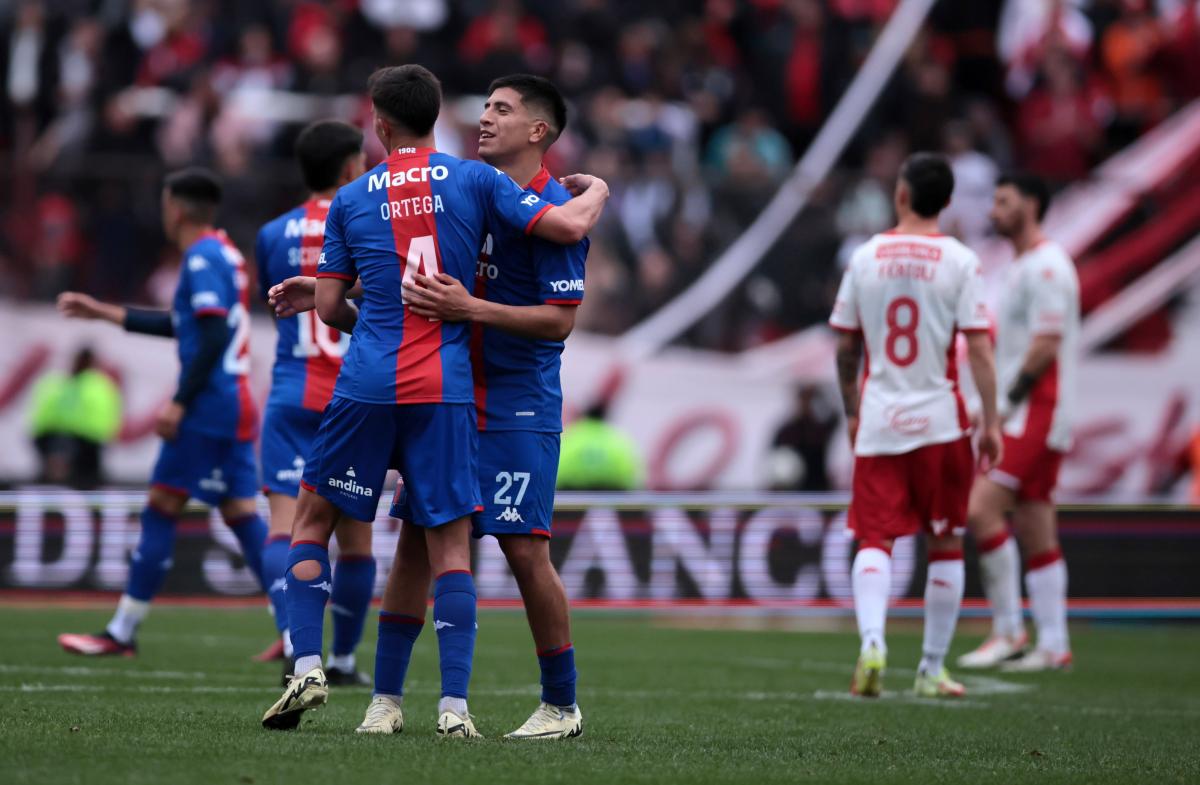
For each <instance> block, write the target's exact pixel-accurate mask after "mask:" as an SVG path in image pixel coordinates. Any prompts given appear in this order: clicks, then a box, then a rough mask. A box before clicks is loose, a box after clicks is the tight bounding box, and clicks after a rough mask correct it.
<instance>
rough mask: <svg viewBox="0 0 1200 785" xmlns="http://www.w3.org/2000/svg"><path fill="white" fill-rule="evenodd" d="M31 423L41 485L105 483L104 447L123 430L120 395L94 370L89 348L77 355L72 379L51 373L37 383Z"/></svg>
mask: <svg viewBox="0 0 1200 785" xmlns="http://www.w3.org/2000/svg"><path fill="white" fill-rule="evenodd" d="M29 421H30V434H31V436H32V437H33V443H34V447H36V449H37V452H38V456H39V457H40V459H41V469H40V472H39V475H38V481H39V482H44V483H50V484H53V485H70V486H72V487H76V488H94V487H97V486H99V485H101V484H102V483H103V480H104V468H103V464H104V461H103V452H104V445H105V444H107V443H108V442H110V441H112V439H113V438H114V437H115V436H116V435H117V431H118V430H119V429H120V427H121V393H120V392H119V391H118V389H117V385H116V384H115V383H114V382H113V380H112V378H111V377H110V376H109V375H108V374H107V373H105V372H104V371H102V370H100V369H99V368H97V367H96V358H95V356H94V355H93V354H92V350H91V349H90V348H88V347H83V348H81V349H80V350H79V351H78V352H77V353H76V354H75V358H74V360H73V361H72V365H71V373H70V374H69V375H68V374H62V373H56V372H51V373H47V374H46V375H44V376H43V377H42V378H41V379H39V380H38V381H37V383H36V384H35V385H34V388H33V392H32V394H31V395H30V409H29Z"/></svg>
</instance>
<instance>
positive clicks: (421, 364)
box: [317, 148, 552, 403]
mask: <svg viewBox="0 0 1200 785" xmlns="http://www.w3.org/2000/svg"><path fill="white" fill-rule="evenodd" d="M551 207H552V206H551V205H550V204H548V203H547V202H545V201H543V200H542V199H541V197H539V196H538V195H537V194H536V193H528V192H525V191H523V190H522V189H521V188H520V186H518V185H517V184H516V183H514V182H513V181H512V179H511V178H510V177H509V176H508V175H506V174H504V173H503V172H500V171H499V170H497V169H494V168H492V167H491V166H488V165H487V164H482V163H479V162H478V161H463V160H461V159H458V158H455V157H453V156H450V155H446V154H444V153H439V152H437V151H436V150H434V149H432V148H423V149H413V148H401V149H398V150H396V151H395V152H393V153H392V154H391V155H390V156H388V158H387V159H386V160H385V161H384V162H383V163H381V164H379V165H378V166H376V167H375V168H374V169H372V170H371V171H369V172H367V173H366V174H365V175H363V176H362V177H360V178H359V179H357V180H355V181H354V182H352V183H350V184H348V185H345V186H343V187H342V188H341V189H339V190H338V193H337V195H336V196H335V197H334V199H333V204H332V205H331V206H330V208H329V216H328V218H327V219H326V221H325V245H324V248H323V250H322V252H321V258H320V261H319V264H318V268H317V277H318V278H323V277H335V278H342V279H344V280H347V281H353V280H354V279H355V278H361V279H362V287H363V295H362V301H361V305H360V309H359V317H358V324H357V325H356V326H355V328H354V334H353V335H352V336H351V338H350V346H349V348H348V349H347V350H346V356H345V358H344V362H343V364H342V370H341V373H340V374H339V375H338V380H337V385H336V387H335V389H334V395H338V396H341V397H343V398H349V399H351V400H355V401H360V402H363V403H472V402H474V400H475V398H474V390H473V383H472V376H471V360H470V345H469V343H470V342H469V338H470V326H469V325H468V324H466V323H464V322H460V323H450V322H441V321H436V320H430V319H426V318H425V317H422V316H418V315H417V314H415V313H413V312H411V311H410V310H409V309H408V308H407V307H406V306H405V303H404V297H403V289H402V288H401V282H402V281H404V280H411V279H412V277H413V276H414V275H416V274H417V273H418V272H419V273H422V274H424V275H433V274H436V273H438V272H445V273H447V274H449V275H452V276H454V277H455V278H457V279H458V280H460V281H469V280H471V278H472V277H473V276H474V274H475V270H476V265H477V259H478V256H479V249H480V248H481V247H482V246H483V239H484V236H485V235H486V234H487V232H488V231H489V230H491V229H495V228H498V227H507V228H512V229H515V230H517V231H522V232H526V233H528V232H530V231H532V230H533V227H534V225H535V224H536V223H537V222H538V220H539V219H540V218H541V217H542V216H543V215H545V213H546V212H547V211H548V210H550V209H551Z"/></svg>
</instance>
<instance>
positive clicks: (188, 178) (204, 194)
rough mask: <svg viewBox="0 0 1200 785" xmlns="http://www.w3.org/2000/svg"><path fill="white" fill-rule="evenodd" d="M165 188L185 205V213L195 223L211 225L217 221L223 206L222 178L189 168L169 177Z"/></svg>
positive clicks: (165, 182) (209, 172) (196, 167)
mask: <svg viewBox="0 0 1200 785" xmlns="http://www.w3.org/2000/svg"><path fill="white" fill-rule="evenodd" d="M163 188H165V189H166V191H167V193H168V194H170V195H171V197H172V198H173V199H175V200H176V201H178V202H179V203H180V204H182V205H183V210H184V213H186V215H187V217H188V218H189V219H190V220H192V221H194V222H195V223H200V224H210V223H212V222H213V220H215V219H216V217H217V208H218V207H219V206H220V204H221V178H220V177H218V176H217V175H216V174H215V173H214V172H212V171H209V170H208V169H204V168H201V167H199V166H189V167H188V168H186V169H180V170H179V171H178V172H172V173H171V174H169V175H167V177H166V179H165V180H164V181H163Z"/></svg>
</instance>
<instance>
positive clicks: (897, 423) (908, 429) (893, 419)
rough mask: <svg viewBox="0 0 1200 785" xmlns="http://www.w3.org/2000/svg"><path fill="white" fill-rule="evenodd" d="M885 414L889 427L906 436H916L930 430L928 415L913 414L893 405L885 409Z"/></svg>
mask: <svg viewBox="0 0 1200 785" xmlns="http://www.w3.org/2000/svg"><path fill="white" fill-rule="evenodd" d="M883 416H884V417H885V418H887V421H888V427H889V428H891V429H892V430H893V431H895V432H896V433H901V434H904V435H905V436H915V435H917V434H919V433H924V432H925V431H927V430H929V417H928V416H927V415H923V414H913V413H912V412H908V411H905V410H904V409H901V408H899V407H892V408H889V409H887V410H885V411H884V413H883Z"/></svg>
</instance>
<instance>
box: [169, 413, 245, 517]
mask: <svg viewBox="0 0 1200 785" xmlns="http://www.w3.org/2000/svg"><path fill="white" fill-rule="evenodd" d="M150 484H151V485H152V486H155V487H158V488H162V489H163V490H166V491H168V492H170V493H175V494H178V495H180V496H188V497H191V498H193V499H198V500H199V501H202V502H204V503H205V504H220V503H221V502H223V501H225V500H226V499H253V498H255V497H256V496H257V495H258V465H257V464H256V463H255V462H254V442H252V441H240V440H238V439H223V438H220V437H217V436H209V435H208V434H205V433H197V432H195V431H180V432H179V435H178V436H176V437H175V439H174V440H172V441H169V442H168V441H164V442H163V443H162V449H161V450H159V453H158V461H157V462H156V463H155V464H154V473H153V474H152V475H151V476H150Z"/></svg>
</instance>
